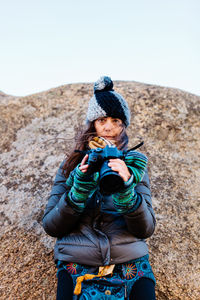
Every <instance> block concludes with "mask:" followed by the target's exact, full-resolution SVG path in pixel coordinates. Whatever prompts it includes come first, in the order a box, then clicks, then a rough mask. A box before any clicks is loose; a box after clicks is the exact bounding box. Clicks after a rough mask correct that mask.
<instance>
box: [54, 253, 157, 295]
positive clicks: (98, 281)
mask: <svg viewBox="0 0 200 300" xmlns="http://www.w3.org/2000/svg"><path fill="white" fill-rule="evenodd" d="M57 267H58V272H59V271H61V270H63V269H64V270H66V271H67V272H68V274H70V275H71V278H72V280H73V286H74V287H75V285H76V279H77V277H79V276H83V275H85V274H97V273H98V268H91V266H86V265H79V264H76V263H64V262H61V261H59V262H58V264H57ZM95 269H96V271H95ZM140 278H149V279H151V280H153V282H154V283H155V277H154V275H153V272H152V269H151V266H150V263H149V260H148V255H146V256H144V257H141V258H139V259H135V260H132V261H129V262H127V263H123V264H118V265H115V268H114V271H113V274H112V275H107V276H104V277H100V278H99V277H96V278H93V279H91V280H87V281H83V283H82V291H81V294H80V295H79V296H75V295H74V298H73V299H80V300H83V299H84V300H87V299H88V300H90V299H102V300H103V299H104V300H105V299H110V300H117V299H120V300H122V299H129V296H130V293H131V290H132V288H133V285H134V284H135V282H136V281H137V280H139V279H140Z"/></svg>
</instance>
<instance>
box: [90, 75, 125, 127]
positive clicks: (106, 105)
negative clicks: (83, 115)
mask: <svg viewBox="0 0 200 300" xmlns="http://www.w3.org/2000/svg"><path fill="white" fill-rule="evenodd" d="M100 117H112V118H119V119H120V120H122V121H123V123H124V124H125V126H126V127H127V126H128V125H129V124H130V110H129V108H128V104H127V102H126V100H125V99H124V98H123V97H122V96H121V95H120V94H118V93H116V92H115V91H114V89H113V82H112V80H111V78H110V77H107V76H102V77H101V78H100V79H99V80H98V81H96V82H95V84H94V95H93V97H92V98H91V99H90V101H89V106H88V111H87V122H92V121H94V120H96V119H98V118H100Z"/></svg>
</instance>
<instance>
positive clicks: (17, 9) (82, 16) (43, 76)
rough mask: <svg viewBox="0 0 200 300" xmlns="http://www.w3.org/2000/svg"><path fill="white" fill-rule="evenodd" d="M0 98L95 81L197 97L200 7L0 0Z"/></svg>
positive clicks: (115, 0)
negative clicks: (107, 78) (162, 88)
mask: <svg viewBox="0 0 200 300" xmlns="http://www.w3.org/2000/svg"><path fill="white" fill-rule="evenodd" d="M0 9H1V13H0V45H1V47H0V49H1V50H0V53H1V55H0V90H1V91H3V92H4V93H7V94H11V95H16V96H23V95H28V94H32V93H36V92H41V91H44V90H47V89H50V88H53V87H57V86H60V85H62V84H67V83H75V82H94V81H96V80H97V79H98V78H99V76H101V75H108V76H110V77H111V78H112V79H113V80H133V81H139V82H144V83H151V84H156V85H162V86H168V87H175V88H180V89H183V90H185V91H188V92H191V93H194V94H197V95H200V0H137V1H135V0H101V1H96V0H70V1H68V0H17V1H16V0H0Z"/></svg>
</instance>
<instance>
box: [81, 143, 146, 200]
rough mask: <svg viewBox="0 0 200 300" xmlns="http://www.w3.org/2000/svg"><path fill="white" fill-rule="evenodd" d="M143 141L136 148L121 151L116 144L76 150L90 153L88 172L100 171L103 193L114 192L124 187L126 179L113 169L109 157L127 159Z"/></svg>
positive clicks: (100, 184) (100, 183)
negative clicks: (109, 164)
mask: <svg viewBox="0 0 200 300" xmlns="http://www.w3.org/2000/svg"><path fill="white" fill-rule="evenodd" d="M142 145H143V142H142V143H140V144H139V145H137V146H135V147H134V148H132V149H130V150H127V151H120V150H118V149H117V147H116V146H115V145H106V147H105V148H96V149H90V150H88V151H81V150H75V152H80V153H82V154H89V157H88V161H87V163H88V165H89V167H88V171H87V172H88V173H89V174H92V173H94V172H99V177H100V182H99V186H100V191H101V192H102V193H103V194H108V195H109V194H112V193H116V192H118V191H120V190H121V189H122V188H123V187H124V180H123V179H122V177H121V176H120V175H119V174H118V173H117V172H115V171H113V170H112V169H111V168H110V167H109V166H108V163H109V159H111V158H120V159H122V160H124V159H125V155H126V154H127V153H128V152H129V151H131V150H134V149H136V148H138V147H140V146H142Z"/></svg>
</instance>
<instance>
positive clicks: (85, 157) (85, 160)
mask: <svg viewBox="0 0 200 300" xmlns="http://www.w3.org/2000/svg"><path fill="white" fill-rule="evenodd" d="M88 156H89V155H88V154H86V155H85V156H84V157H83V159H82V161H81V164H80V167H79V170H81V172H83V173H86V172H87V170H88V167H89V165H87V164H86V162H87V160H88Z"/></svg>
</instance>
